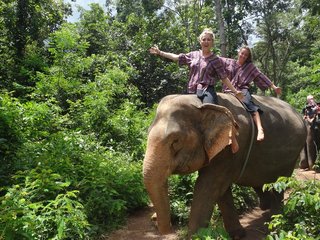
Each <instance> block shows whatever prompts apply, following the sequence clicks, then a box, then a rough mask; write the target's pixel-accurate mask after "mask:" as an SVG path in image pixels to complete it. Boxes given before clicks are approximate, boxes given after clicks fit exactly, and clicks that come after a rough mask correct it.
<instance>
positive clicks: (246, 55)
mask: <svg viewBox="0 0 320 240" xmlns="http://www.w3.org/2000/svg"><path fill="white" fill-rule="evenodd" d="M222 60H223V61H224V63H225V68H226V70H227V72H228V76H229V78H230V79H231V83H232V85H233V86H234V88H236V89H237V90H240V91H241V92H242V93H243V95H244V100H243V103H244V104H245V106H246V109H247V111H248V112H250V113H251V115H252V117H253V120H254V122H255V124H256V126H257V129H258V134H257V141H263V140H264V129H263V127H262V124H261V119H260V113H262V112H263V111H262V110H261V109H260V107H259V106H258V105H256V104H255V103H254V102H253V101H252V97H251V94H250V92H249V87H250V84H251V83H252V82H255V83H256V85H257V86H258V87H259V88H260V89H261V90H266V89H268V88H272V89H273V90H274V91H275V93H276V94H277V95H280V94H281V92H282V90H281V88H280V87H277V86H276V85H274V84H273V83H272V82H271V80H270V79H269V78H268V77H267V76H265V75H264V74H263V73H261V71H260V70H259V69H258V68H257V67H256V66H255V65H254V64H253V63H252V53H251V49H250V48H249V47H247V46H244V47H242V48H241V49H240V50H239V53H238V59H237V60H235V59H230V58H222ZM223 91H224V92H230V91H233V89H232V88H229V87H228V86H227V87H226V86H224V87H223Z"/></svg>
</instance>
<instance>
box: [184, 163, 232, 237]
mask: <svg viewBox="0 0 320 240" xmlns="http://www.w3.org/2000/svg"><path fill="white" fill-rule="evenodd" d="M215 167H217V166H216V165H215V166H213V165H209V166H207V167H205V168H202V169H201V170H200V171H199V176H198V178H197V181H196V183H195V187H194V194H193V200H192V205H191V212H190V218H189V224H188V228H189V233H188V236H189V237H191V236H192V234H194V233H196V232H197V231H198V230H199V229H200V228H205V227H208V225H209V223H210V220H211V216H212V212H213V207H214V204H215V203H216V202H217V200H218V199H219V197H220V196H221V194H222V192H224V191H225V190H226V189H227V188H228V186H229V185H230V184H231V179H225V178H221V171H223V170H220V171H219V170H217V169H216V168H215ZM218 169H219V167H218ZM225 169H226V167H225ZM228 180H230V182H228Z"/></svg>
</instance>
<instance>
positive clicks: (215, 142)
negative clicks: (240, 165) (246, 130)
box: [198, 103, 239, 161]
mask: <svg viewBox="0 0 320 240" xmlns="http://www.w3.org/2000/svg"><path fill="white" fill-rule="evenodd" d="M198 108H199V109H200V110H201V111H202V119H201V126H202V131H203V134H204V137H205V139H204V141H205V143H204V148H205V151H206V152H207V155H208V159H209V161H211V160H212V159H213V157H214V156H216V155H217V154H218V153H219V152H221V151H222V150H223V149H224V148H225V147H226V146H228V145H230V144H231V143H232V134H234V135H238V128H239V126H238V124H237V123H236V121H235V119H234V117H233V115H232V113H231V112H230V111H229V110H228V109H227V108H225V107H223V106H219V105H215V104H210V103H205V104H202V105H201V106H198Z"/></svg>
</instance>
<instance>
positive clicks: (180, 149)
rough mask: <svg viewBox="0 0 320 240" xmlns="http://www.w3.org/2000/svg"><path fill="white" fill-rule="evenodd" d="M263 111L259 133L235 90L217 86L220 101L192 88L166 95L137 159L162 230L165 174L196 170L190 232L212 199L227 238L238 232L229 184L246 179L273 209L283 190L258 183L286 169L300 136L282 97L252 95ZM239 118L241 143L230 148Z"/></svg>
mask: <svg viewBox="0 0 320 240" xmlns="http://www.w3.org/2000/svg"><path fill="white" fill-rule="evenodd" d="M253 99H254V101H255V103H257V104H259V105H260V106H261V108H262V109H263V110H264V113H263V114H262V116H261V120H262V124H263V126H264V129H265V140H264V141H262V142H257V141H256V140H255V139H256V136H255V135H256V129H255V128H256V127H255V125H254V123H253V121H252V119H251V117H250V115H249V113H248V112H247V111H246V110H245V109H244V108H243V106H242V104H241V102H239V101H238V100H237V99H236V98H235V97H234V96H232V95H230V94H224V93H219V94H218V101H219V104H220V105H219V106H218V105H214V104H202V103H201V101H200V100H199V99H198V98H197V97H196V96H195V95H169V96H166V97H164V98H163V99H162V100H161V101H160V103H159V105H158V108H157V112H156V116H155V119H154V121H153V123H152V125H151V126H150V128H149V133H148V141H147V149H146V154H145V158H144V162H143V178H144V184H145V187H146V189H147V191H148V194H149V196H150V199H151V201H152V203H153V205H154V208H155V211H156V214H157V224H158V230H159V232H160V233H161V234H167V233H170V232H171V231H172V228H171V223H170V204H169V197H168V186H167V180H168V177H169V176H170V175H171V174H188V173H192V172H195V171H198V178H197V181H196V184H195V187H194V195H193V201H192V206H191V212H190V217H189V225H188V228H189V237H190V236H191V235H192V234H193V233H195V232H196V231H197V230H198V229H199V228H201V227H206V226H207V225H208V223H209V221H210V218H211V215H212V212H213V207H214V203H218V206H219V208H220V210H221V213H222V217H223V221H224V227H225V229H226V230H227V231H228V233H229V234H230V236H231V237H233V238H240V237H243V236H244V235H245V231H244V228H243V227H242V226H241V224H240V222H239V217H238V214H237V212H236V209H235V207H234V205H233V199H232V194H231V188H230V186H231V184H232V183H236V184H239V185H243V186H252V187H254V189H255V190H256V192H257V194H258V196H259V198H260V207H261V208H263V209H267V208H270V209H274V210H276V209H279V207H280V206H281V200H282V198H283V195H282V194H276V193H270V192H262V186H263V185H264V184H265V183H271V182H274V181H275V180H277V178H278V177H279V176H290V175H291V174H292V172H293V170H294V168H295V164H296V161H297V159H298V156H299V153H300V151H301V149H302V148H303V146H304V143H305V140H306V127H305V124H304V122H303V120H302V117H301V116H300V115H299V114H298V113H297V112H296V111H295V110H294V109H293V108H292V107H291V106H290V105H289V104H287V103H286V102H284V101H282V100H280V99H277V98H273V97H264V96H256V95H254V96H253ZM234 120H235V121H236V122H237V124H238V127H239V128H238V131H239V136H238V137H237V138H238V142H239V145H240V150H239V151H238V152H237V153H236V154H232V152H231V149H230V146H229V144H230V132H231V131H233V130H234V126H235V125H234Z"/></svg>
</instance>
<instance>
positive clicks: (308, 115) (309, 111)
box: [303, 95, 320, 125]
mask: <svg viewBox="0 0 320 240" xmlns="http://www.w3.org/2000/svg"><path fill="white" fill-rule="evenodd" d="M319 111H320V109H319V106H318V104H317V103H316V101H315V100H314V97H313V96H312V95H308V96H307V102H306V106H305V108H304V109H303V118H304V119H306V120H307V121H308V122H309V123H310V124H311V125H313V124H314V123H315V121H314V120H315V118H316V117H317V115H318V114H319V113H320V112H319Z"/></svg>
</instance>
